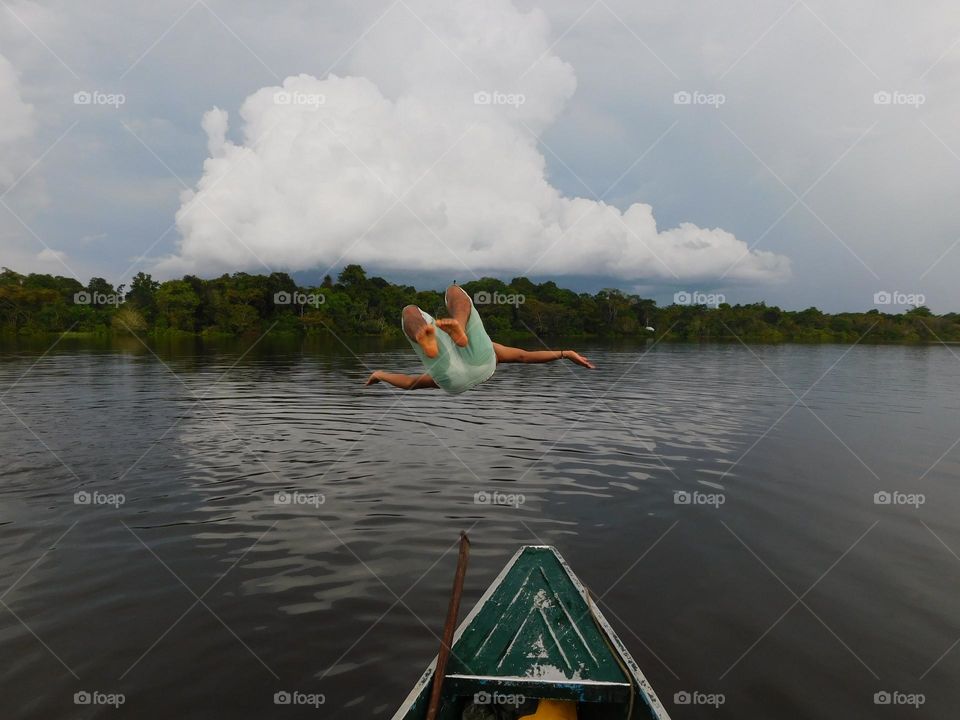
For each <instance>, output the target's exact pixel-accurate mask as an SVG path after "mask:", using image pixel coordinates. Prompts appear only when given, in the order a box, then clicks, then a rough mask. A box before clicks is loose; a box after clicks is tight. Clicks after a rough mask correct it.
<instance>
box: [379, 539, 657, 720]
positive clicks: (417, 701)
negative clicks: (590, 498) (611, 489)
mask: <svg viewBox="0 0 960 720" xmlns="http://www.w3.org/2000/svg"><path fill="white" fill-rule="evenodd" d="M435 664H436V660H434V662H433V663H431V665H430V667H428V668H427V669H426V671H425V672H424V673H423V675H422V676H421V677H420V680H419V681H418V682H417V684H416V685H415V686H414V688H413V690H412V691H411V692H410V694H409V695H408V696H407V699H406V700H405V701H404V703H403V705H401V706H400V709H399V710H397V712H396V714H394V716H393V720H423V718H424V717H425V716H426V710H427V701H428V698H429V693H430V686H431V683H432V680H433V673H434V667H435ZM478 693H487V694H489V695H491V696H492V695H493V694H494V693H500V694H502V695H522V696H524V697H526V698H555V699H564V700H575V701H577V702H578V703H581V706H580V707H581V708H582V709H583V710H584V711H588V712H589V717H591V718H600V719H603V718H617V719H618V720H627V712H628V709H629V706H630V702H631V697H632V701H633V712H632V713H631V714H630V716H629V720H641V719H643V720H669V716H668V714H667V711H666V710H665V709H664V707H663V705H662V704H661V702H660V700H659V699H658V698H657V695H656V693H655V692H654V691H653V688H652V687H650V683H649V682H647V679H646V678H645V677H644V676H643V673H642V672H641V671H640V668H639V667H638V666H637V664H636V662H634V660H633V658H632V657H631V656H630V653H629V652H628V651H627V649H626V647H625V646H624V645H623V643H622V642H621V641H620V639H619V638H618V637H617V635H616V633H615V632H614V631H613V629H612V628H611V627H610V625H609V623H608V622H607V621H606V619H605V618H604V617H603V615H602V614H601V612H600V610H599V608H597V607H596V605H595V604H591V603H590V601H589V600H588V596H587V591H586V589H585V588H584V586H583V584H582V583H581V582H580V580H579V579H578V578H577V577H576V575H574V574H573V571H572V570H571V569H570V567H569V566H568V565H567V563H566V562H565V561H564V560H563V558H562V557H560V554H559V553H558V552H557V551H556V550H555V549H554V548H552V547H549V546H543V545H527V546H524V547H522V548H520V550H518V551H517V553H516V554H515V555H514V556H513V557H512V558H511V559H510V561H509V562H508V563H507V566H506V567H505V568H504V569H503V570H502V571H501V573H500V574H499V575H498V576H497V578H496V579H495V580H494V581H493V583H492V584H491V586H490V587H489V588H488V589H487V591H486V592H485V593H484V595H483V596H482V597H481V598H480V600H479V601H478V602H477V604H476V606H475V607H474V608H473V610H471V611H470V613H469V614H468V615H467V617H466V618H465V619H464V621H463V622H462V623H461V624H460V627H459V628H458V629H457V632H456V635H455V636H454V642H453V648H452V652H451V655H450V660H449V663H448V665H447V670H446V680H445V682H444V686H443V697H442V700H441V704H440V711H439V712H438V715H437V717H438V718H439V720H460V717H461V713H462V710H463V706H464V705H465V704H467V703H469V702H471V701H472V700H473V699H474V696H475V695H476V694H478Z"/></svg>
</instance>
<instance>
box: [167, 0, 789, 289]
mask: <svg viewBox="0 0 960 720" xmlns="http://www.w3.org/2000/svg"><path fill="white" fill-rule="evenodd" d="M410 7H411V8H413V9H414V12H415V13H416V15H413V14H412V13H403V12H400V11H398V14H399V16H397V17H394V16H391V18H390V23H389V27H387V28H381V29H380V30H379V31H377V32H371V33H370V34H369V36H368V37H367V38H366V39H365V40H364V42H363V43H362V44H361V46H360V48H359V49H358V51H357V52H356V55H355V59H354V65H353V69H354V70H356V71H357V75H355V76H347V77H338V76H337V75H329V76H327V77H324V78H316V77H313V76H311V75H305V74H304V75H299V76H296V77H288V78H287V79H285V80H284V81H283V85H282V87H280V86H276V87H266V88H262V89H260V90H258V91H257V92H255V93H253V94H252V95H250V96H249V97H248V98H247V99H246V101H245V102H244V103H243V105H242V107H241V109H240V117H241V119H242V127H241V128H240V131H241V135H242V139H241V140H239V141H238V142H234V141H231V140H230V139H229V138H230V136H231V132H230V127H229V117H228V114H227V113H226V112H225V111H222V110H220V109H217V108H215V109H213V110H211V111H210V112H208V113H207V114H206V115H205V117H204V119H203V128H204V130H205V131H206V133H207V136H208V147H209V151H210V157H209V158H208V159H207V160H206V162H205V164H204V171H203V176H202V177H201V179H200V180H199V182H198V184H197V188H196V190H195V191H192V192H187V193H184V197H183V198H182V205H181V208H180V210H179V212H178V215H177V224H178V228H179V230H180V234H181V241H180V243H179V247H178V251H177V253H176V254H175V255H174V256H172V257H169V258H166V259H165V260H163V261H162V262H161V263H160V265H159V270H160V271H161V272H168V273H176V272H188V271H189V272H204V271H220V270H233V269H239V268H250V269H253V268H260V269H263V266H264V265H268V266H269V267H271V268H277V269H280V268H284V269H293V270H296V269H308V268H319V269H324V268H326V267H328V266H334V265H339V264H342V263H344V262H359V263H362V264H364V265H365V266H368V267H370V268H373V269H385V270H390V269H402V270H417V271H451V272H452V273H453V274H455V275H456V276H457V277H461V278H464V279H469V277H470V276H471V275H481V274H484V273H498V274H504V273H529V274H546V275H556V276H559V275H570V274H577V275H587V274H595V275H602V276H608V277H616V278H621V279H624V280H654V281H655V280H658V279H662V280H665V281H670V282H672V281H675V280H676V279H677V278H680V279H684V280H686V279H702V280H709V279H711V278H717V277H719V276H721V275H722V274H723V273H725V272H726V271H727V270H728V269H729V268H730V267H731V266H734V267H733V269H732V270H731V271H730V273H729V275H728V277H729V278H730V279H736V280H741V281H765V280H773V279H779V278H783V277H786V276H787V275H788V274H789V261H788V260H787V259H786V258H784V257H782V256H778V255H774V254H773V253H769V252H760V251H753V252H751V251H749V249H748V247H747V245H746V243H744V242H742V241H740V240H738V239H737V238H735V237H734V236H733V235H731V234H730V233H728V232H725V231H723V230H720V229H705V228H700V227H697V226H695V225H692V224H688V223H683V224H681V225H680V226H679V227H676V228H672V229H663V230H661V229H659V228H658V227H657V224H656V221H655V219H654V216H653V211H652V208H651V207H650V206H649V205H645V204H642V203H636V204H634V205H631V206H630V207H628V208H627V209H626V210H625V211H621V210H619V209H618V208H616V207H613V206H611V205H609V204H606V203H604V202H602V201H596V200H593V199H588V198H570V197H564V196H563V195H562V194H561V193H560V192H559V191H558V190H557V189H556V188H555V187H553V186H552V185H551V184H550V182H549V181H548V179H547V176H546V163H545V159H544V156H543V154H542V153H541V152H540V150H539V148H538V146H537V139H536V136H537V135H538V134H539V133H540V132H541V131H542V130H543V129H544V128H546V127H547V126H548V125H549V124H550V123H551V122H553V121H554V120H555V119H556V118H557V116H558V115H559V113H560V111H561V110H562V108H563V106H564V103H565V102H566V101H567V100H568V99H569V98H570V97H571V95H572V94H573V92H574V90H575V88H576V79H575V75H574V72H573V68H572V67H570V66H569V65H568V64H566V63H564V62H563V61H562V60H561V59H560V58H558V57H557V56H556V55H554V54H553V53H552V52H551V42H552V41H551V37H550V34H549V29H548V26H547V23H546V21H545V19H544V17H543V16H542V14H541V13H539V12H537V11H534V12H531V13H526V14H524V13H520V12H518V11H517V10H516V9H515V8H514V7H513V6H512V5H511V4H510V3H509V2H507V0H491V2H485V3H472V2H459V1H456V2H450V0H444V1H443V2H438V3H426V4H411V5H410ZM425 25H426V26H428V27H429V30H426V29H425ZM476 93H493V94H494V96H493V98H492V101H491V102H490V103H488V104H484V103H483V102H482V100H486V99H488V98H489V97H490V95H481V96H480V98H481V102H480V103H478V102H477V98H476V96H475V94H476ZM521 98H522V103H516V102H513V103H512V102H511V101H512V100H519V99H521ZM583 142H584V143H587V144H589V143H590V142H591V139H590V138H589V137H586V138H583ZM630 160H631V159H630V158H628V159H626V162H629V161H630ZM611 181H612V179H611Z"/></svg>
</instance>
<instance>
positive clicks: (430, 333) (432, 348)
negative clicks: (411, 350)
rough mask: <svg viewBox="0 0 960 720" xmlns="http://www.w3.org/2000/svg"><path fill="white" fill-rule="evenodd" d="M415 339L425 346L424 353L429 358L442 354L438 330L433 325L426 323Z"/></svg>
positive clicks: (418, 343)
mask: <svg viewBox="0 0 960 720" xmlns="http://www.w3.org/2000/svg"><path fill="white" fill-rule="evenodd" d="M414 340H416V342H417V345H419V346H420V347H422V348H423V353H424V355H426V356H427V357H428V358H435V357H436V356H437V355H439V354H440V348H439V347H437V330H436V328H434V327H433V325H427V324H426V323H424V324H423V327H422V328H420V329H419V330H418V331H417V335H416V337H415V338H414Z"/></svg>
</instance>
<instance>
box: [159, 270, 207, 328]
mask: <svg viewBox="0 0 960 720" xmlns="http://www.w3.org/2000/svg"><path fill="white" fill-rule="evenodd" d="M156 300H157V312H158V319H159V321H160V322H161V323H162V326H163V327H167V328H170V329H172V330H186V331H189V332H194V331H196V329H197V328H196V317H195V313H196V311H197V308H198V307H199V305H200V298H199V297H198V296H197V293H196V292H195V291H194V289H193V286H192V285H191V284H190V283H189V282H188V281H187V280H168V281H167V282H165V283H161V285H160V287H159V288H158V290H157V295H156Z"/></svg>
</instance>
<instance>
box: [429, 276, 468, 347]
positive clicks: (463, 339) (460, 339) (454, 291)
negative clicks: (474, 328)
mask: <svg viewBox="0 0 960 720" xmlns="http://www.w3.org/2000/svg"><path fill="white" fill-rule="evenodd" d="M444 300H445V301H446V303H447V312H449V313H450V317H448V318H441V319H440V320H437V321H436V323H437V327H438V328H440V329H441V330H443V331H444V332H446V333H447V334H448V335H449V336H450V337H451V339H452V340H453V342H455V343H456V344H457V345H458V346H460V347H466V346H467V343H468V342H469V339H468V338H467V330H466V328H467V320H469V318H470V312H471V310H473V302H472V301H471V300H470V296H469V295H467V293H466V291H465V290H464V289H463V288H462V287H460V286H459V285H451V286H450V287H448V288H447V292H446V293H445V294H444Z"/></svg>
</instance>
